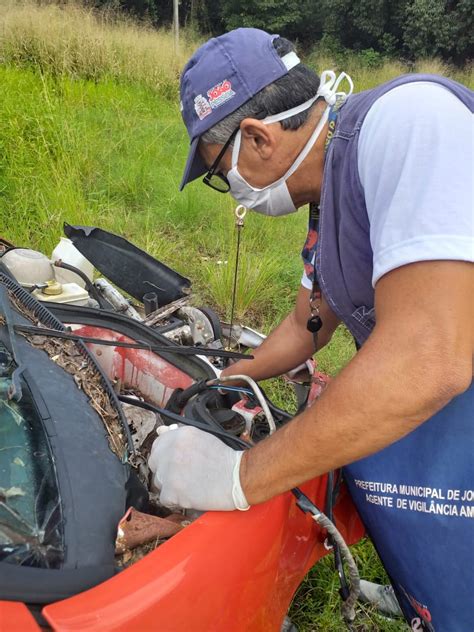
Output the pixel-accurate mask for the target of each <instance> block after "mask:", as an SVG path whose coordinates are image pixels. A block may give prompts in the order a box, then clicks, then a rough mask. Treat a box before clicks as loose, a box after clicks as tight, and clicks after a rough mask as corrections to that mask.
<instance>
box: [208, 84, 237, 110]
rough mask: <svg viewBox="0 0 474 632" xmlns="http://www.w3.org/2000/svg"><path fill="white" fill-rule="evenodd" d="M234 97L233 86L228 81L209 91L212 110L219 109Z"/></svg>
mask: <svg viewBox="0 0 474 632" xmlns="http://www.w3.org/2000/svg"><path fill="white" fill-rule="evenodd" d="M233 96H235V92H234V91H233V90H232V84H231V83H230V81H229V80H228V79H225V80H224V81H222V82H221V83H218V84H217V85H215V86H214V87H213V88H211V89H210V90H208V91H207V98H208V99H209V105H210V106H211V108H212V109H215V108H218V107H219V106H220V105H222V104H223V103H225V102H226V101H228V100H229V99H232V97H233Z"/></svg>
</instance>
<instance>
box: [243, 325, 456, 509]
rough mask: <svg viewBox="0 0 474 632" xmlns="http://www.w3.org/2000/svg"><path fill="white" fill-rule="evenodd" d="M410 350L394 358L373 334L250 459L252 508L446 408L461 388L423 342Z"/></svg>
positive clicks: (246, 472)
mask: <svg viewBox="0 0 474 632" xmlns="http://www.w3.org/2000/svg"><path fill="white" fill-rule="evenodd" d="M410 348H411V349H412V353H401V354H397V353H394V352H393V348H392V347H391V346H390V345H388V344H387V337H385V336H384V335H380V336H378V335H377V334H376V332H374V335H373V336H372V337H371V338H370V339H369V341H368V342H367V343H366V345H364V347H363V349H362V350H361V351H360V352H359V353H358V354H357V356H356V357H355V358H354V359H353V360H352V361H351V363H350V364H349V365H348V366H347V367H346V368H345V369H344V370H343V371H342V372H341V373H340V374H339V375H338V377H337V378H336V379H334V380H333V381H332V382H331V384H330V385H329V387H328V388H327V390H326V391H325V393H324V394H323V396H322V397H321V398H320V399H319V400H318V401H317V402H316V403H315V404H314V405H313V406H312V407H311V408H309V409H308V410H307V411H305V412H304V413H303V414H301V415H300V416H299V417H297V418H296V419H294V420H293V421H292V422H290V423H289V424H288V425H287V426H285V427H284V428H282V429H281V430H279V431H278V432H277V433H275V434H274V435H273V436H272V437H270V438H268V439H266V440H265V441H263V442H261V443H260V444H258V445H257V446H256V447H254V448H252V449H251V450H250V451H249V452H248V453H246V454H245V455H244V458H243V460H242V465H241V483H242V487H243V490H244V493H245V495H246V497H247V500H248V502H249V503H250V504H255V503H259V502H263V501H265V500H267V499H268V498H271V497H272V496H274V495H275V494H278V493H281V492H283V491H286V490H288V489H291V488H292V487H294V486H295V485H299V484H301V483H302V482H304V481H306V480H309V479H311V478H313V477H314V476H318V475H320V474H322V473H325V472H328V471H330V470H333V469H335V468H337V467H340V466H342V465H346V464H348V463H351V462H353V461H356V460H358V459H360V458H363V457H365V456H367V455H369V454H372V453H374V452H376V451H378V450H380V449H382V448H384V447H386V446H387V445H389V444H391V443H393V442H394V441H396V440H398V439H400V438H401V437H403V436H404V435H406V434H408V433H409V432H410V431H411V430H413V429H414V428H415V427H416V426H417V425H419V424H420V423H422V422H423V421H424V420H426V419H428V418H429V417H430V416H432V415H433V414H434V413H435V412H437V411H438V410H439V409H440V408H442V407H443V406H444V405H446V403H447V402H448V401H449V400H450V399H451V398H452V397H453V396H454V395H455V394H457V392H459V390H460V386H459V382H458V381H455V383H454V384H451V385H450V384H449V382H448V378H447V376H446V375H444V374H442V373H441V372H440V371H439V367H440V366H441V367H442V364H441V365H440V359H439V358H433V357H430V354H431V351H432V350H431V348H430V349H427V351H426V354H424V353H423V348H422V347H421V348H420V344H419V342H418V341H416V340H413V344H412V345H410V344H408V345H405V349H408V350H409V349H410ZM443 378H444V379H443ZM463 384H465V382H464V383H463ZM464 387H465V386H464Z"/></svg>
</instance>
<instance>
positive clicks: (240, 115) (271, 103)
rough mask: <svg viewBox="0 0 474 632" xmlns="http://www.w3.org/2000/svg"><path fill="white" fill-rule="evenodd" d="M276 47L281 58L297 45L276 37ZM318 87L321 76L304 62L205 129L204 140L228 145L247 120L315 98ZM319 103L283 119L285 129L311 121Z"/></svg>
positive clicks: (281, 123) (202, 138)
mask: <svg viewBox="0 0 474 632" xmlns="http://www.w3.org/2000/svg"><path fill="white" fill-rule="evenodd" d="M273 46H274V47H275V50H276V51H277V53H278V55H279V56H280V57H283V56H284V55H286V54H287V53H290V52H291V51H294V50H295V49H294V46H293V44H292V43H291V42H290V41H289V40H287V39H285V38H284V37H277V38H275V39H274V40H273ZM318 88H319V77H318V75H317V74H316V73H315V72H313V71H312V70H311V69H310V68H308V67H307V66H305V65H304V64H301V63H300V64H298V65H297V66H295V67H294V68H292V69H291V70H290V71H289V72H288V73H287V74H286V75H283V77H280V79H277V80H276V81H274V82H273V83H270V84H269V85H268V86H266V87H265V88H263V90H260V92H257V94H256V95H255V96H254V97H252V98H251V99H250V100H249V101H247V102H246V103H244V104H243V105H241V106H240V107H239V108H237V110H235V112H232V113H231V114H229V115H228V116H226V117H225V119H223V120H222V121H219V123H217V124H216V125H214V127H211V129H209V130H207V132H204V134H203V135H202V136H201V141H202V142H204V143H207V144H217V145H224V143H225V142H226V141H227V140H228V139H229V136H230V135H231V134H232V132H234V131H235V130H236V129H237V128H238V127H239V125H240V123H241V122H242V121H243V120H244V119H246V118H256V117H259V118H261V117H262V113H263V114H264V115H265V116H270V115H272V114H279V113H280V112H284V111H285V110H289V109H290V108H293V107H295V106H297V105H300V104H301V103H304V102H305V101H308V100H309V99H311V98H312V97H314V96H315V94H316V92H317V90H318ZM315 103H316V102H315ZM315 103H313V105H312V106H311V107H310V108H308V109H307V110H305V111H304V112H300V114H295V116H292V117H291V118H288V119H284V120H283V121H281V122H280V125H281V126H282V127H283V129H298V128H299V127H301V126H302V125H304V123H305V122H306V121H307V120H308V116H309V114H310V112H311V111H312V109H313V107H314V105H315Z"/></svg>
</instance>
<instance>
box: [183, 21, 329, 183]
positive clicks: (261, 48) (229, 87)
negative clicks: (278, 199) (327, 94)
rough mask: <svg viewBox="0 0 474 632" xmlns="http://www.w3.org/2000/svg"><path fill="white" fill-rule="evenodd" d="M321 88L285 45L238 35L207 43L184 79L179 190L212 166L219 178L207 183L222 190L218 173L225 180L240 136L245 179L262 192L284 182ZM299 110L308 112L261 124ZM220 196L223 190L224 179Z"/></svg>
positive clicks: (259, 35) (256, 34)
mask: <svg viewBox="0 0 474 632" xmlns="http://www.w3.org/2000/svg"><path fill="white" fill-rule="evenodd" d="M318 87H319V78H318V76H317V75H316V74H315V73H314V72H313V71H312V70H310V69H309V68H308V67H306V66H305V65H304V64H302V63H301V62H300V61H299V59H298V57H297V55H296V53H295V51H294V48H293V45H292V44H291V43H290V42H289V41H288V40H286V39H284V38H280V37H279V36H277V35H269V34H268V33H265V32H264V31H260V30H258V29H237V30H236V31H232V32H230V33H227V34H225V35H222V36H221V37H218V38H213V39H211V40H209V41H208V42H207V43H206V44H204V45H203V46H202V47H201V48H200V49H199V50H198V51H197V52H196V53H195V54H194V55H193V57H192V58H191V59H190V61H189V62H188V64H187V65H186V67H185V69H184V71H183V75H182V79H181V106H182V113H183V119H184V122H185V124H186V127H187V129H188V133H189V135H190V137H191V149H190V154H189V157H188V162H187V165H186V169H185V173H184V176H183V181H182V183H181V188H183V187H184V186H185V185H186V184H187V183H188V182H190V181H192V180H194V179H195V178H198V177H199V176H201V175H203V174H205V173H206V172H207V171H208V169H209V167H210V166H211V165H213V163H214V167H215V173H216V174H217V175H215V176H214V177H213V178H212V179H211V181H210V182H209V183H210V184H211V186H212V185H213V184H214V185H216V188H218V189H219V187H220V185H219V174H222V175H224V176H225V175H226V174H227V172H228V171H229V170H230V168H231V153H232V145H233V140H234V138H235V136H236V134H237V132H238V131H239V130H240V134H239V136H238V139H237V140H238V143H237V145H238V146H239V148H240V151H239V153H240V156H239V158H238V160H239V170H240V172H241V173H242V175H243V177H244V178H246V179H249V182H250V183H251V184H252V185H253V186H255V187H260V188H263V187H266V186H267V185H268V184H271V183H272V182H274V181H276V180H278V179H279V178H281V176H283V175H284V174H285V172H286V171H287V169H288V168H289V166H291V164H292V163H293V161H294V160H295V158H296V157H297V156H298V154H299V153H300V151H301V150H302V148H303V147H304V146H305V143H306V141H307V140H308V138H309V136H310V135H311V132H312V131H313V129H314V126H315V122H317V120H318V118H319V117H320V114H321V112H322V110H323V109H324V107H323V108H321V105H320V104H319V103H317V102H316V101H315V102H312V103H309V104H308V102H309V100H310V99H314V97H315V96H316V93H317V91H318ZM303 103H307V106H306V109H304V110H303V111H301V112H299V113H297V114H295V115H293V116H290V117H288V118H285V119H283V120H281V121H278V122H274V123H271V124H269V123H270V121H268V120H266V121H265V122H264V121H263V119H267V117H269V116H272V115H276V114H279V113H281V112H286V111H287V110H291V109H292V108H294V107H296V106H299V105H301V104H303ZM217 158H219V160H218V164H216V159H217ZM220 189H221V190H228V187H227V188H226V185H225V181H224V180H223V181H222V186H221V187H220ZM232 192H233V191H231V193H232Z"/></svg>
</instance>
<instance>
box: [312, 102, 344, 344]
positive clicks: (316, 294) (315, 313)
mask: <svg viewBox="0 0 474 632" xmlns="http://www.w3.org/2000/svg"><path fill="white" fill-rule="evenodd" d="M341 105H342V103H341ZM339 107H340V105H339V104H337V105H335V106H333V107H332V108H331V109H330V111H329V116H328V132H327V135H326V140H325V143H324V153H325V154H327V150H328V149H329V145H330V144H331V141H332V139H333V136H334V130H335V129H336V121H337V115H338V113H339ZM319 213H320V208H319V204H315V203H311V204H310V205H309V218H310V221H309V224H310V225H311V221H312V220H315V222H317V224H318V230H319ZM314 256H315V257H316V253H315V255H314ZM321 300H322V294H321V288H320V286H319V281H318V275H317V274H316V261H315V263H314V271H313V287H312V290H311V295H310V299H309V308H310V317H309V318H308V322H307V323H306V329H307V330H308V331H309V332H311V333H312V334H313V341H314V350H315V351H317V350H318V331H319V330H320V329H321V327H322V326H323V321H322V320H321V315H320V313H319V310H320V307H321Z"/></svg>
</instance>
